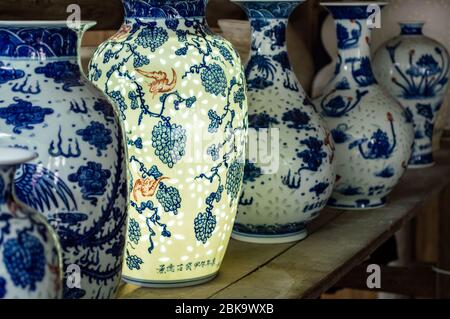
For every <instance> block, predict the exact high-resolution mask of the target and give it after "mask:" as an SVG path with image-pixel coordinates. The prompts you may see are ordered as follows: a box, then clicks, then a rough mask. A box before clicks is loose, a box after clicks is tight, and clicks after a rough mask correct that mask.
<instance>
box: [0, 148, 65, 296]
mask: <svg viewBox="0 0 450 319" xmlns="http://www.w3.org/2000/svg"><path fill="white" fill-rule="evenodd" d="M34 157H35V154H34V153H32V152H28V151H24V150H21V149H8V148H0V299H4V298H5V299H60V298H61V297H62V289H63V287H62V259H61V251H60V246H59V243H58V238H57V235H56V233H55V232H54V231H53V229H52V228H51V227H50V226H49V225H48V224H47V223H46V221H45V218H44V217H43V216H42V215H40V214H39V213H38V212H33V211H31V210H29V209H26V208H24V207H23V206H21V205H20V204H19V203H18V202H16V201H15V199H14V198H13V184H14V173H15V170H16V165H18V164H21V163H24V162H26V161H28V160H32V159H33V158H34Z"/></svg>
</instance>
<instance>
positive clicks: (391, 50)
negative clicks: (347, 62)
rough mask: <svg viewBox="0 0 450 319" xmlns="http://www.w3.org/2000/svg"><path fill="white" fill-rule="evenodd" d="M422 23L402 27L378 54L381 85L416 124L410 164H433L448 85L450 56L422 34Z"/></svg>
mask: <svg viewBox="0 0 450 319" xmlns="http://www.w3.org/2000/svg"><path fill="white" fill-rule="evenodd" d="M423 26H424V24H423V23H403V24H401V30H402V32H401V34H400V35H399V36H397V37H395V38H393V39H392V40H389V41H388V42H386V43H385V44H383V45H382V46H381V47H380V49H379V50H378V52H377V53H376V55H375V59H374V62H375V71H376V73H377V77H378V78H379V79H380V82H382V84H383V85H384V86H385V88H386V89H387V91H388V92H390V93H391V95H393V96H394V97H395V98H396V99H397V101H398V102H399V103H400V104H401V105H402V106H403V108H404V109H405V117H406V120H407V121H408V122H410V123H413V124H414V129H415V143H414V149H413V155H412V158H411V159H410V161H409V165H410V166H412V167H419V168H420V167H423V166H429V165H432V164H433V155H432V151H433V150H432V145H433V141H432V138H433V132H432V130H433V126H434V123H435V121H436V119H437V114H438V112H439V110H440V108H441V106H442V104H443V100H444V97H445V92H446V91H447V88H448V85H449V81H448V79H449V76H450V56H449V53H448V52H447V50H446V48H445V47H444V46H443V45H441V44H439V43H438V42H436V41H435V40H433V39H430V38H428V37H426V36H424V35H423V32H422V28H423Z"/></svg>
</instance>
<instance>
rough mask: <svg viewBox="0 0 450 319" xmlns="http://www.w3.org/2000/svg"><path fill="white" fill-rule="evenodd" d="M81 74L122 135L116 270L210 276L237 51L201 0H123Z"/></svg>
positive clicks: (147, 277)
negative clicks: (119, 22)
mask: <svg viewBox="0 0 450 319" xmlns="http://www.w3.org/2000/svg"><path fill="white" fill-rule="evenodd" d="M124 5H125V14H126V19H125V23H124V25H123V26H122V28H121V29H120V31H119V32H118V33H117V34H116V35H115V36H113V37H112V38H111V39H110V40H109V41H107V42H105V43H104V44H102V45H101V46H100V47H99V49H98V50H97V52H96V54H95V55H94V58H93V60H92V61H91V65H90V78H91V79H92V81H94V82H95V83H96V84H97V86H98V87H99V88H100V89H102V90H103V91H104V92H105V93H106V94H108V95H109V97H110V98H111V99H112V100H113V101H115V104H116V107H117V110H118V112H120V115H121V119H122V122H123V123H124V126H125V129H126V135H127V145H128V158H127V160H128V163H129V165H128V170H129V172H130V173H129V189H130V191H131V198H130V202H129V206H130V218H129V227H128V236H127V239H128V241H127V245H126V256H125V259H126V264H125V265H124V277H123V278H124V280H125V281H127V282H129V283H133V284H136V285H140V286H149V287H173V286H189V285H195V284H199V283H203V282H205V281H208V280H211V279H212V278H214V276H215V275H216V274H217V272H218V271H219V268H220V265H221V263H222V260H223V257H224V254H225V251H226V248H227V245H228V242H229V238H230V234H231V230H232V227H233V221H234V218H235V215H236V210H237V205H238V199H239V194H240V191H241V186H242V176H243V168H244V158H245V142H246V126H247V101H246V95H245V93H246V92H245V84H244V83H245V80H244V74H243V71H242V66H241V63H240V59H239V57H238V55H237V54H236V52H235V50H234V49H233V48H232V47H231V45H230V44H229V43H228V42H227V41H225V40H224V39H222V38H221V37H218V36H216V35H214V34H213V33H212V32H211V31H210V30H209V28H208V26H207V24H206V19H205V7H206V1H205V0H193V1H186V0H184V1H175V0H169V1H167V0H164V1H163V0H142V1H132V0H125V1H124Z"/></svg>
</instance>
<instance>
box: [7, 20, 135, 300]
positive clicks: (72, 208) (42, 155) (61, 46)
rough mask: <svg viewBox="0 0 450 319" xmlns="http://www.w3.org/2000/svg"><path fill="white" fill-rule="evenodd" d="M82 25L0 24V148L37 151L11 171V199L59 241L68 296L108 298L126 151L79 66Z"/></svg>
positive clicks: (121, 221)
mask: <svg viewBox="0 0 450 319" xmlns="http://www.w3.org/2000/svg"><path fill="white" fill-rule="evenodd" d="M85 28H87V25H82V26H81V29H80V30H79V31H76V30H72V29H70V28H69V27H68V26H67V25H66V22H65V21H63V22H0V96H1V98H0V132H2V133H4V134H2V135H3V137H2V138H0V143H1V144H2V145H7V146H15V147H20V148H24V149H28V150H31V151H33V152H36V153H37V154H39V157H38V158H37V159H36V160H34V161H32V162H31V163H27V164H24V165H21V166H20V168H19V170H18V171H17V174H16V180H15V187H16V195H17V197H18V198H19V199H20V200H21V201H22V202H23V203H24V204H26V205H27V206H29V207H32V208H33V209H35V210H37V211H39V212H40V213H42V214H43V215H44V216H45V217H46V218H47V220H48V221H49V222H50V223H51V225H52V226H53V227H54V228H55V230H56V231H57V233H58V235H59V238H60V241H61V245H62V249H63V259H64V269H65V272H66V276H67V278H66V279H67V280H66V283H65V285H64V289H65V292H64V297H65V298H82V297H83V298H111V297H114V296H115V293H116V290H117V288H118V285H119V284H120V275H121V267H122V262H123V252H124V246H125V234H126V217H127V214H126V213H127V204H126V202H127V200H126V199H127V183H126V166H125V165H126V163H125V150H124V145H123V142H122V141H123V136H122V130H121V128H120V125H119V122H118V119H117V117H116V116H115V114H114V111H113V107H112V106H111V104H110V103H109V102H108V101H107V99H106V97H105V96H104V95H103V93H101V92H100V91H99V90H98V89H96V88H95V87H94V85H92V84H91V83H90V82H89V81H88V80H87V78H86V77H85V76H84V75H83V74H82V72H81V70H80V67H79V64H78V56H77V55H78V40H79V37H81V35H82V33H83V32H82V31H83V30H84V29H85ZM82 29H83V30H82Z"/></svg>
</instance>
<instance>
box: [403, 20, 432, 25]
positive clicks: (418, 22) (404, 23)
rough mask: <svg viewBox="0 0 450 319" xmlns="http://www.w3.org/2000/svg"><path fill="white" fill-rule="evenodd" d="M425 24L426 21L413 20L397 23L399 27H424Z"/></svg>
mask: <svg viewBox="0 0 450 319" xmlns="http://www.w3.org/2000/svg"><path fill="white" fill-rule="evenodd" d="M426 23H427V22H426V21H422V20H420V21H414V20H400V21H399V22H398V24H399V25H405V26H406V25H422V26H424V25H425V24H426Z"/></svg>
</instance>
